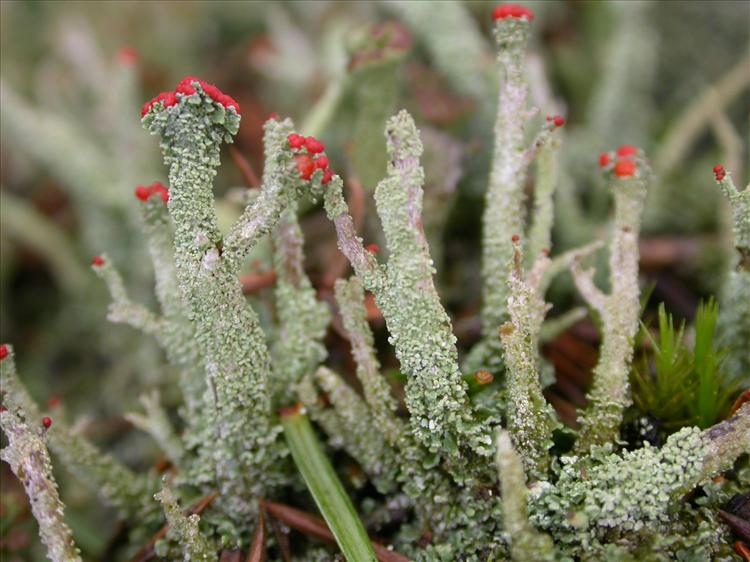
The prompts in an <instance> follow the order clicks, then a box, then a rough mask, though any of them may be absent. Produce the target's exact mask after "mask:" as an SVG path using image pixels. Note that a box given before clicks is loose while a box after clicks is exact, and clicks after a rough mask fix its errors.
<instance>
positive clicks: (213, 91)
mask: <svg viewBox="0 0 750 562" xmlns="http://www.w3.org/2000/svg"><path fill="white" fill-rule="evenodd" d="M195 82H197V83H198V84H200V86H201V88H203V91H204V92H206V95H208V97H210V98H211V99H212V100H214V101H215V102H217V103H220V104H221V105H223V106H224V107H226V108H227V109H229V108H230V107H233V108H234V110H235V111H236V112H237V114H238V115H239V113H240V105H239V104H238V103H237V102H236V101H234V99H233V98H232V97H231V96H228V95H226V94H225V93H223V92H222V91H221V90H219V88H217V87H216V86H214V85H213V84H209V83H208V82H205V81H203V80H201V79H200V78H196V77H195V76H186V77H185V78H183V79H182V80H181V81H180V83H179V84H177V88H175V91H174V92H162V93H161V94H159V95H158V96H156V97H155V98H154V99H152V100H151V101H148V102H146V103H145V104H143V108H142V109H141V117H144V116H145V115H146V114H147V113H148V112H149V111H150V110H151V108H152V107H153V106H154V104H155V103H157V102H161V103H163V104H164V106H165V107H171V106H173V105H176V104H177V102H178V101H179V100H178V99H177V94H183V95H185V96H192V95H193V94H194V93H195V87H194V86H193V83H195Z"/></svg>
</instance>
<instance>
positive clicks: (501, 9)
mask: <svg viewBox="0 0 750 562" xmlns="http://www.w3.org/2000/svg"><path fill="white" fill-rule="evenodd" d="M508 18H514V19H521V18H525V19H526V20H527V21H530V22H532V21H534V12H532V11H531V10H529V9H528V8H524V7H523V6H519V5H518V4H503V5H502V6H498V7H496V8H495V9H494V10H492V19H493V20H495V21H497V20H505V19H508Z"/></svg>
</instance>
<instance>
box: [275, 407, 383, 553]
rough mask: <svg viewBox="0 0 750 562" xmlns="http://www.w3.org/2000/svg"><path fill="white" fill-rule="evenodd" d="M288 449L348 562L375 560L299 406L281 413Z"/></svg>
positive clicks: (359, 522)
mask: <svg viewBox="0 0 750 562" xmlns="http://www.w3.org/2000/svg"><path fill="white" fill-rule="evenodd" d="M281 425H282V426H283V427H284V436H285V437H286V441H287V444H288V445H289V450H290V451H291V452H292V457H293V458H294V462H295V464H296V465H297V468H298V469H299V471H300V472H301V473H302V477H303V478H304V479H305V483H306V484H307V488H308V489H309V490H310V493H311V494H312V496H313V498H314V499H315V503H316V504H317V505H318V509H320V513H321V514H322V515H323V518H324V519H325V520H326V523H328V527H329V528H330V529H331V532H332V533H333V535H334V537H336V542H337V543H338V544H339V548H341V552H343V553H344V556H345V557H346V559H347V560H348V561H349V562H376V560H377V559H376V558H375V551H374V550H373V548H372V544H371V543H370V539H369V537H368V536H367V533H366V532H365V528H364V526H363V525H362V522H361V521H360V519H359V516H358V515H357V512H356V511H355V510H354V506H353V505H352V502H351V501H350V500H349V496H347V494H346V491H345V490H344V487H343V486H342V484H341V481H340V480H339V479H338V476H336V473H335V472H334V470H333V467H332V466H331V463H330V462H329V461H328V458H327V457H326V456H325V453H324V452H323V449H322V448H321V446H320V443H319V442H318V438H317V437H316V435H315V431H313V428H312V425H310V421H309V420H308V419H307V416H305V415H304V414H303V413H302V412H301V408H289V409H287V410H285V411H283V412H282V415H281Z"/></svg>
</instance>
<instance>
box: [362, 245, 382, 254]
mask: <svg viewBox="0 0 750 562" xmlns="http://www.w3.org/2000/svg"><path fill="white" fill-rule="evenodd" d="M365 250H367V251H368V252H370V253H371V254H379V253H380V246H378V245H377V244H368V245H367V246H365Z"/></svg>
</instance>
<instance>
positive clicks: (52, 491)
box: [0, 410, 81, 562]
mask: <svg viewBox="0 0 750 562" xmlns="http://www.w3.org/2000/svg"><path fill="white" fill-rule="evenodd" d="M0 426H2V429H3V433H5V435H6V436H7V438H8V446H7V447H5V448H4V449H3V450H2V451H0V458H2V460H4V461H5V462H7V463H8V464H9V465H10V468H11V470H12V471H13V474H15V475H16V477H17V478H18V479H19V480H20V481H21V483H22V484H23V487H24V489H25V490H26V495H27V496H28V497H29V503H30V504H31V512H32V513H33V514H34V518H35V519H36V520H37V523H39V537H40V538H41V540H42V543H43V544H44V546H46V547H47V558H49V559H50V560H52V561H53V562H80V560H81V556H80V553H79V552H78V549H77V548H76V545H75V542H74V540H73V533H72V532H71V531H70V527H68V525H67V524H66V523H65V514H64V506H63V503H62V501H60V495H59V493H58V491H57V482H56V481H55V478H54V476H53V475H52V462H51V461H50V458H49V453H48V452H47V446H46V444H45V443H44V440H43V439H42V437H40V435H38V434H37V433H36V432H34V431H33V430H32V429H30V428H29V427H28V425H27V424H26V423H24V421H23V419H22V417H21V413H20V411H11V410H5V411H2V412H0Z"/></svg>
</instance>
